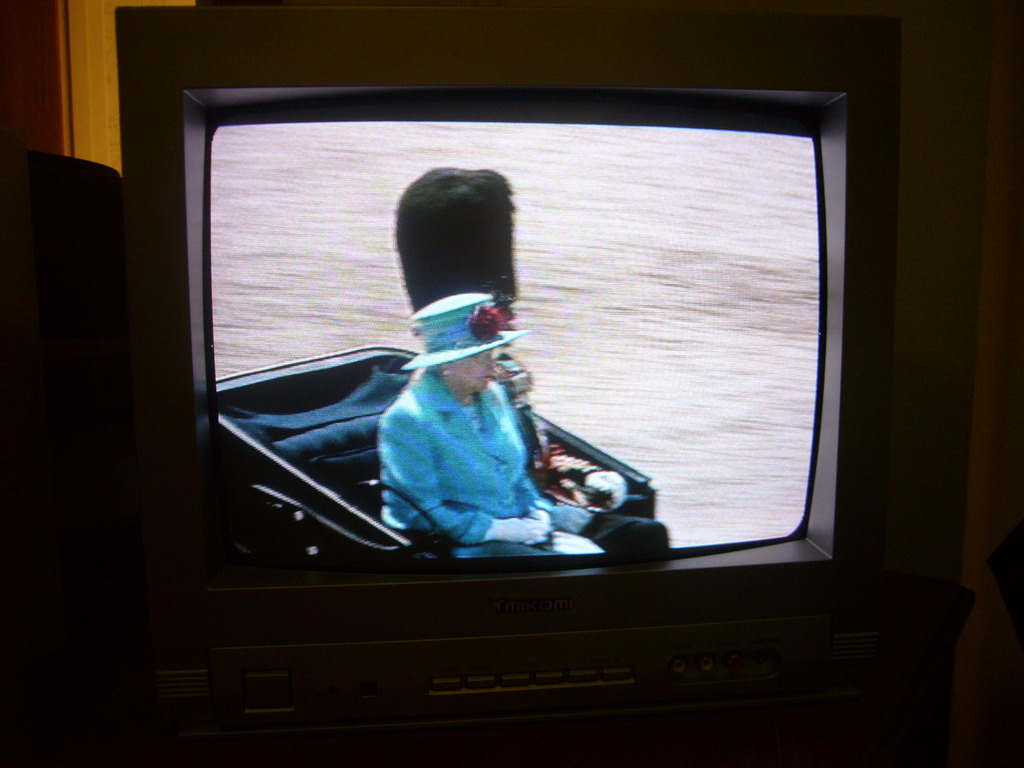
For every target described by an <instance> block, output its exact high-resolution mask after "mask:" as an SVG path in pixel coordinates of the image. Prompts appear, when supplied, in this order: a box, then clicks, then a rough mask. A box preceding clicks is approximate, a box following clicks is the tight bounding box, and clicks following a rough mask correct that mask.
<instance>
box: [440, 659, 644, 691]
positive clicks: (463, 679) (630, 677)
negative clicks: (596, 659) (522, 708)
mask: <svg viewBox="0 0 1024 768" xmlns="http://www.w3.org/2000/svg"><path fill="white" fill-rule="evenodd" d="M632 682H634V674H633V667H631V666H625V665H620V666H614V667H582V668H579V669H539V670H536V671H533V672H502V673H499V674H476V675H460V676H457V677H456V676H453V675H439V676H436V677H432V678H430V682H429V685H428V689H429V691H430V693H431V694H445V693H476V692H489V691H509V690H523V689H525V688H560V687H569V686H583V685H611V684H622V683H632Z"/></svg>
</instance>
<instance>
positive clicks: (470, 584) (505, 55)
mask: <svg viewBox="0 0 1024 768" xmlns="http://www.w3.org/2000/svg"><path fill="white" fill-rule="evenodd" d="M118 55H119V66H120V77H121V111H122V136H123V139H122V141H123V158H124V179H125V208H126V233H127V248H128V258H129V272H128V279H129V299H130V308H131V321H132V329H131V335H132V355H133V365H134V376H135V390H134V396H135V405H136V419H137V441H138V453H139V464H140V476H141V482H142V494H143V498H142V501H143V504H144V516H145V545H146V557H147V564H148V576H149V596H150V604H151V617H152V628H153V642H154V652H155V661H156V677H157V690H158V696H159V699H160V702H161V705H162V709H163V712H164V714H165V715H166V716H167V717H168V718H171V719H175V720H178V721H180V722H181V723H182V725H183V728H184V729H185V730H186V731H187V732H190V733H227V732H252V731H259V730H287V729H290V728H303V729H308V728H359V727H390V726H402V725H411V724H417V723H428V722H460V721H479V720H480V719H502V718H512V717H514V718H522V717H550V716H566V715H586V714H599V713H601V712H610V711H624V710H633V709H635V710H638V711H642V710H650V709H663V708H676V707H681V708H685V707H700V706H710V705H714V706H721V705H723V704H749V703H761V702H779V701H791V700H794V699H801V698H813V697H834V696H844V695H855V693H856V690H857V686H858V681H859V679H860V677H861V675H862V674H863V670H864V668H865V667H866V665H869V663H870V658H871V656H872V655H873V654H874V650H875V647H876V645H877V642H878V626H877V621H876V615H877V609H878V604H879V600H880V591H879V590H880V577H881V569H882V556H883V529H884V525H883V522H884V510H885V505H886V492H887V463H888V458H887V457H888V434H889V407H890V399H889V375H890V370H891V336H892V328H891V325H892V311H893V281H894V267H895V242H896V197H897V168H896V166H897V149H898V108H899V93H898V82H899V27H898V23H897V22H895V21H893V20H891V19H877V18H858V17H842V18H840V17H818V16H790V15H750V14H746V13H739V14H722V15H718V14H707V13H683V12H678V11H673V10H665V9H652V10H622V9H618V10H616V9H590V10H584V9H547V10H545V9H511V8H500V9H499V8H486V9H485V8H461V9H453V8H425V9H410V8H351V7H350V8H252V9H242V8H217V9H212V8H200V9H181V8H175V9H163V8H162V9H120V10H119V11H118ZM445 167H459V168H469V169H488V170H493V171H496V172H498V173H500V174H501V175H502V176H503V177H504V178H506V179H507V180H508V182H509V184H510V185H511V188H512V190H513V192H514V198H513V200H514V206H515V211H514V241H513V242H514V245H513V250H512V252H511V255H510V257H509V258H510V263H511V270H506V271H505V272H503V273H502V275H501V276H502V277H503V279H505V280H506V285H505V288H508V287H509V285H511V286H512V290H511V291H506V293H514V295H515V303H514V306H515V311H516V315H517V319H518V322H519V323H520V324H521V325H522V327H524V328H529V329H531V330H533V331H534V333H533V334H532V335H531V336H528V337H526V338H524V339H522V340H521V341H519V342H517V343H516V344H515V345H514V349H513V350H512V354H513V355H515V356H516V359H517V360H521V361H522V365H523V366H525V368H526V369H527V370H528V371H529V372H530V375H531V377H532V381H533V385H532V391H531V392H530V396H529V397H530V403H529V405H530V413H529V416H530V418H531V419H532V420H533V423H535V424H540V425H541V426H542V427H543V428H544V430H545V434H546V435H548V436H549V437H550V439H551V440H552V442H553V443H554V444H555V445H556V446H557V447H558V449H559V450H562V451H565V452H566V453H568V454H570V455H571V458H572V459H573V460H579V461H584V462H592V463H593V464H594V465H595V466H598V467H600V468H601V469H602V470H610V471H613V472H615V473H616V474H618V475H619V476H620V477H622V478H623V479H624V482H625V484H626V491H627V492H626V494H625V502H624V506H623V507H622V508H621V509H620V510H619V512H620V513H622V514H625V515H634V516H636V517H638V518H646V519H654V520H656V521H658V522H660V523H661V524H662V525H663V526H664V527H665V529H666V530H667V532H668V536H669V549H668V550H667V551H664V552H661V553H658V554H657V555H652V554H651V553H650V552H636V553H631V552H630V551H629V550H628V549H627V550H625V551H621V552H616V553H614V554H613V553H611V552H610V551H606V550H603V549H602V548H601V547H599V546H598V547H591V548H587V547H583V548H581V549H579V550H578V551H574V552H571V553H564V552H563V553H561V554H547V555H546V556H544V557H533V556H527V557H493V558H492V557H476V558H452V557H445V556H444V555H443V553H441V554H440V555H439V554H438V553H437V552H436V551H434V552H431V551H429V549H424V548H417V545H416V542H414V541H412V540H411V539H410V537H409V536H406V535H405V534H404V533H403V532H402V531H400V530H396V529H395V528H394V527H392V526H391V525H388V524H387V523H386V522H385V521H383V520H382V519H381V516H380V511H381V510H380V487H379V482H378V481H379V478H377V476H376V475H377V473H378V472H379V467H378V466H377V464H375V463H374V462H375V461H376V451H375V448H376V446H375V443H374V440H375V431H374V430H375V427H376V424H377V420H378V419H379V416H380V412H381V410H382V409H383V408H386V407H387V405H388V404H389V403H390V402H391V400H392V399H393V398H394V397H395V396H397V392H398V391H399V390H400V389H401V388H402V387H403V386H405V385H406V383H407V379H406V378H403V376H407V374H404V373H403V371H402V365H403V364H404V362H406V361H407V360H408V359H410V358H411V357H412V356H413V355H414V354H416V353H417V352H418V351H419V341H418V340H417V339H415V338H414V337H413V336H412V335H410V332H409V315H410V312H411V311H412V309H413V304H412V303H411V302H410V294H409V292H410V291H414V290H415V289H416V287H417V283H418V281H421V280H422V279H423V278H422V275H421V276H419V277H415V276H410V274H409V273H408V272H403V269H402V264H401V263H400V259H399V257H398V255H397V254H396V252H395V245H394V242H395V241H394V218H395V206H396V204H397V202H398V199H399V197H400V196H401V194H402V192H403V190H404V189H405V188H406V187H407V186H408V185H409V184H410V183H411V182H412V181H414V179H416V178H417V177H419V176H420V175H421V174H423V173H424V172H426V171H428V170H430V169H433V168H445ZM470 271H471V270H470ZM428 272H429V270H428ZM442 274H444V273H442ZM475 287H480V288H483V287H485V286H475ZM380 382H384V384H386V386H385V387H384V389H383V390H381V388H380V387H378V386H377V385H378V384H379V383H380ZM388 387H390V389H388ZM368 390H370V391H369V393H368ZM368 403H369V405H367V404H368ZM353 424H358V425H359V429H357V430H355V432H356V433H358V435H360V437H358V440H357V442H359V441H360V440H361V441H362V442H361V443H359V444H358V445H354V444H353V443H351V436H352V434H353V430H350V429H349V427H350V426H351V425H353ZM339 425H341V426H339ZM338 429H342V431H343V432H344V433H345V440H346V441H349V442H345V444H344V445H340V447H339V445H334V449H332V450H334V452H333V453H331V451H327V452H326V454H330V455H326V454H325V455H326V458H324V457H323V456H319V455H318V456H317V457H315V460H310V458H309V456H299V455H298V454H296V453H294V452H293V453H289V452H288V451H287V450H285V444H286V443H287V444H288V445H290V446H293V445H294V443H295V442H296V439H297V440H298V442H303V441H305V443H309V442H310V439H309V435H310V434H314V433H315V434H317V435H320V434H322V430H327V432H329V433H331V434H334V431H336V430H338ZM324 434H326V433H324ZM314 442H315V441H314ZM336 442H337V441H336ZM305 443H304V444H305ZM353 456H355V457H356V458H357V459H358V461H349V459H351V458H352V457H353ZM336 459H338V460H343V461H341V463H332V462H335V460H336ZM596 514H601V513H596Z"/></svg>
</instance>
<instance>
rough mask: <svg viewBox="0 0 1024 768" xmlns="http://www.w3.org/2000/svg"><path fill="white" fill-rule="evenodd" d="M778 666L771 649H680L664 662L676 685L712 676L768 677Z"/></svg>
mask: <svg viewBox="0 0 1024 768" xmlns="http://www.w3.org/2000/svg"><path fill="white" fill-rule="evenodd" d="M781 666H782V658H781V656H780V655H779V653H778V652H777V651H775V650H772V649H768V648H758V649H756V650H753V651H746V650H733V651H724V652H720V651H719V652H700V653H692V654H687V653H681V654H677V655H676V656H673V657H672V658H671V659H669V662H668V674H669V678H670V679H671V681H672V682H673V683H675V684H677V685H685V684H687V683H704V682H709V681H713V680H743V679H748V678H764V677H771V676H772V675H774V674H776V673H777V672H778V671H779V668H780V667H781Z"/></svg>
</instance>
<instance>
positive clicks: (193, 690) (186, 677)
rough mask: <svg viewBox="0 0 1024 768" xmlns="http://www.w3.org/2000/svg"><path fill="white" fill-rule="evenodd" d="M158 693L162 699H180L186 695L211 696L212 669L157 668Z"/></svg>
mask: <svg viewBox="0 0 1024 768" xmlns="http://www.w3.org/2000/svg"><path fill="white" fill-rule="evenodd" d="M156 695H157V697H158V698H161V699H179V698H183V697H186V696H209V695H210V670H208V669H162V670H157V673H156Z"/></svg>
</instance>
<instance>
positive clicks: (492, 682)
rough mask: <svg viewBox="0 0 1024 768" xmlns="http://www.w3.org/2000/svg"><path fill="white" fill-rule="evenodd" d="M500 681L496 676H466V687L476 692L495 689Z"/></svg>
mask: <svg viewBox="0 0 1024 768" xmlns="http://www.w3.org/2000/svg"><path fill="white" fill-rule="evenodd" d="M497 684H498V680H497V678H496V677H495V676H494V675H466V687H467V688H472V689H474V690H480V689H481V688H494V687H495V686H496V685H497Z"/></svg>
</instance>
